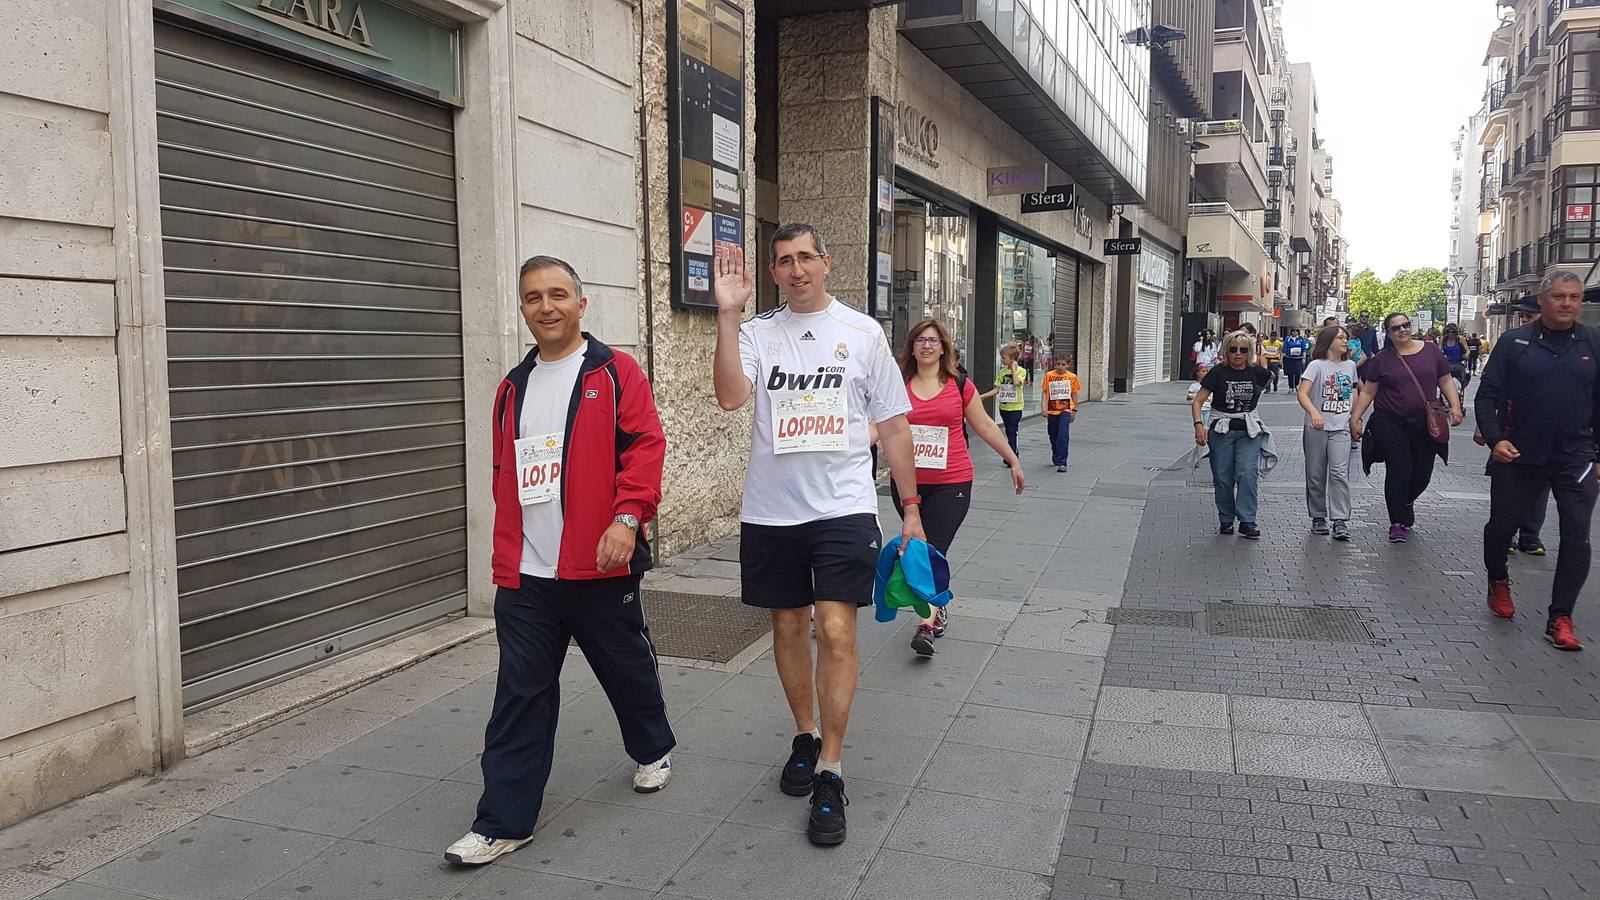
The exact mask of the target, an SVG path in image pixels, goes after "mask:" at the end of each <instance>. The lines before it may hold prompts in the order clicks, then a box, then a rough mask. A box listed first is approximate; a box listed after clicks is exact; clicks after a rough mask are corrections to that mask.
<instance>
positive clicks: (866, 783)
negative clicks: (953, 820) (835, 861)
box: [727, 766, 911, 846]
mask: <svg viewBox="0 0 1600 900" xmlns="http://www.w3.org/2000/svg"><path fill="white" fill-rule="evenodd" d="M847 771H849V770H848V769H847ZM782 773H783V767H782V766H774V767H772V768H771V769H770V770H768V772H767V776H766V778H765V779H764V780H763V781H762V782H761V783H759V784H757V785H756V786H755V787H754V788H752V789H751V791H750V793H749V794H747V795H746V796H745V798H744V800H742V801H740V803H739V805H738V807H736V808H735V809H734V810H733V812H731V813H729V814H728V816H727V821H729V822H737V823H741V824H745V825H755V826H758V827H761V828H770V829H772V830H774V831H791V832H794V833H796V834H804V833H805V830H806V819H807V816H808V815H809V814H810V810H811V806H810V800H809V799H808V798H806V797H791V796H789V795H788V794H785V793H783V792H782V791H780V790H778V777H779V776H780V775H781V774H782ZM844 789H845V795H846V796H847V797H849V798H850V809H849V811H848V813H847V816H848V822H849V828H850V841H851V842H852V843H854V842H857V841H859V842H861V843H864V844H869V845H871V846H877V845H878V844H881V843H883V837H884V835H886V834H888V833H889V826H891V825H893V824H894V820H895V818H896V817H897V816H899V815H900V809H901V807H903V806H905V803H906V797H908V796H910V794H911V788H909V787H907V786H905V785H900V784H885V783H883V782H881V781H871V780H869V779H866V778H858V777H856V776H855V775H846V777H845V783H844Z"/></svg>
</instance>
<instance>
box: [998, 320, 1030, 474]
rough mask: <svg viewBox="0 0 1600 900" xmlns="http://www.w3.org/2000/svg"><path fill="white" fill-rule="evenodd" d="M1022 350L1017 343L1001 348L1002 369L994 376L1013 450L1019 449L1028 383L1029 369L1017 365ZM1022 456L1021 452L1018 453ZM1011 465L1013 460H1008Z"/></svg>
mask: <svg viewBox="0 0 1600 900" xmlns="http://www.w3.org/2000/svg"><path fill="white" fill-rule="evenodd" d="M1021 358H1022V352H1021V351H1020V350H1018V349H1017V345H1016V344H1007V345H1006V346H1004V347H1001V348H1000V371H999V372H997V373H996V374H995V376H994V391H992V392H991V393H992V394H993V395H995V397H996V400H995V404H996V405H997V406H999V408H1000V421H1001V422H1002V423H1004V424H1005V427H1006V443H1008V444H1010V445H1011V452H1012V453H1018V451H1017V428H1018V427H1019V426H1020V425H1021V424H1022V391H1023V389H1024V388H1026V387H1027V385H1028V370H1027V369H1024V368H1022V367H1021V366H1019V365H1017V361H1018V360H1019V359H1021ZM1018 455H1019V456H1020V455H1021V454H1020V453H1018ZM1006 465H1007V466H1008V467H1009V466H1010V465H1011V462H1010V461H1009V460H1008V461H1007V462H1006Z"/></svg>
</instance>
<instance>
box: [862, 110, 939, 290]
mask: <svg viewBox="0 0 1600 900" xmlns="http://www.w3.org/2000/svg"><path fill="white" fill-rule="evenodd" d="M909 108H910V107H906V109H909ZM903 116H904V112H903V110H902V111H901V112H900V113H898V114H897V113H896V111H895V107H894V105H893V104H891V103H890V102H889V101H887V100H885V99H883V98H882V97H873V98H872V134H871V141H872V145H871V147H870V148H869V150H870V152H871V156H872V184H871V188H870V189H871V190H872V192H873V196H874V197H875V198H876V201H877V202H875V203H873V204H872V206H871V208H870V209H871V212H869V213H868V215H867V269H868V271H867V297H866V306H867V314H868V315H870V316H873V317H875V318H877V319H879V320H880V321H889V320H891V319H892V318H893V317H894V309H893V304H892V303H891V302H890V296H891V292H890V290H889V288H890V285H892V284H893V283H894V162H895V154H896V152H897V151H898V149H899V144H898V143H897V141H896V138H895V136H896V134H897V132H896V129H895V126H896V125H897V124H899V123H900V122H902V121H903ZM938 140H939V137H938V129H936V128H935V129H933V147H934V148H935V149H937V148H938Z"/></svg>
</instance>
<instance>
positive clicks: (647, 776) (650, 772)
mask: <svg viewBox="0 0 1600 900" xmlns="http://www.w3.org/2000/svg"><path fill="white" fill-rule="evenodd" d="M671 780H672V754H671V753H668V754H667V755H666V756H663V757H661V758H660V759H658V760H656V761H655V762H653V763H645V764H644V765H642V766H640V767H639V768H637V769H634V770H633V789H634V790H635V791H637V792H639V793H641V794H653V793H655V792H656V791H659V790H661V789H662V788H664V787H666V786H667V782H669V781H671Z"/></svg>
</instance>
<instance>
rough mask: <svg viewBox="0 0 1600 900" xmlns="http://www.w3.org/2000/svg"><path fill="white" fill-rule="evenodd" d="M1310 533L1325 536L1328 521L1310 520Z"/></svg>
mask: <svg viewBox="0 0 1600 900" xmlns="http://www.w3.org/2000/svg"><path fill="white" fill-rule="evenodd" d="M1311 533H1312V534H1327V533H1328V520H1327V519H1312V520H1311Z"/></svg>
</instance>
